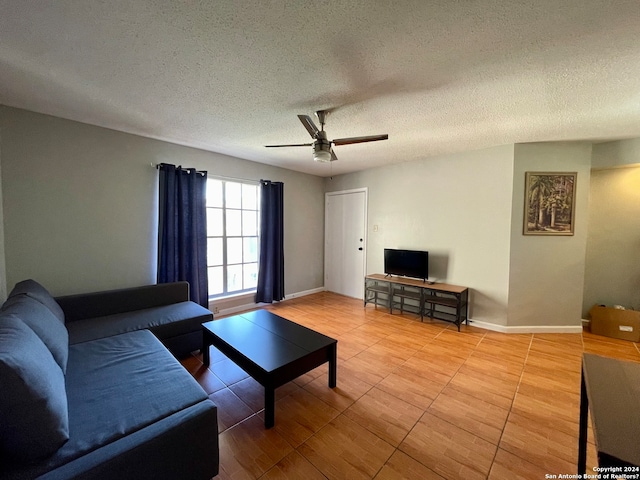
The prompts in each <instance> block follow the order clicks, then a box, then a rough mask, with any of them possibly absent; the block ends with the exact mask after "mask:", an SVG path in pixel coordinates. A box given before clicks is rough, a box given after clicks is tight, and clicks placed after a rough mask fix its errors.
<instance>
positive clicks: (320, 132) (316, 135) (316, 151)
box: [265, 110, 389, 163]
mask: <svg viewBox="0 0 640 480" xmlns="http://www.w3.org/2000/svg"><path fill="white" fill-rule="evenodd" d="M328 114H329V111H328V110H318V111H317V112H316V116H317V117H318V120H319V121H320V129H318V127H316V124H315V123H313V120H311V118H310V117H309V116H308V115H298V119H299V120H300V122H301V123H302V125H303V126H304V128H306V129H307V132H309V135H311V138H313V143H296V144H290V145H265V146H266V147H269V148H273V147H309V146H311V147H313V160H314V161H316V162H322V163H329V162H333V161H335V160H337V159H338V157H336V154H335V152H334V151H333V148H332V145H350V144H353V143H364V142H377V141H379V140H387V139H388V138H389V135H387V134H384V135H370V136H366V137H350V138H336V139H334V140H331V141H329V140H327V133H326V132H325V131H324V121H325V118H326V116H327V115H328Z"/></svg>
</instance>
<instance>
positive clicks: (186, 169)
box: [156, 163, 207, 177]
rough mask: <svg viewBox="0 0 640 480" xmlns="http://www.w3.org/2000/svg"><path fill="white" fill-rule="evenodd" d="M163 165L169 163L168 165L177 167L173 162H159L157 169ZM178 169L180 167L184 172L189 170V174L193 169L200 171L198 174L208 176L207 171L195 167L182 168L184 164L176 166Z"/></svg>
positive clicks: (196, 171)
mask: <svg viewBox="0 0 640 480" xmlns="http://www.w3.org/2000/svg"><path fill="white" fill-rule="evenodd" d="M162 165H168V166H171V167H176V166H175V165H173V164H171V163H158V164H156V169H160V167H161V166H162ZM176 169H180V170H182V171H184V172H187V173H188V174H189V173H191V171H192V170H193V171H195V173H198V174H200V175H202V176H203V177H206V176H207V172H205V171H199V170H196V169H195V168H182V165H178V166H177V167H176Z"/></svg>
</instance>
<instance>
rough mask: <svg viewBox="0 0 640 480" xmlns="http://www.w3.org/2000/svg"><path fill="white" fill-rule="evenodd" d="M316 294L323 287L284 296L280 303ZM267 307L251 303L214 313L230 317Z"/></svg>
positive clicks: (262, 304)
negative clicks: (234, 314)
mask: <svg viewBox="0 0 640 480" xmlns="http://www.w3.org/2000/svg"><path fill="white" fill-rule="evenodd" d="M318 292H324V287H320V288H313V289H311V290H304V291H302V292H296V293H290V294H289V295H286V296H285V297H284V299H283V300H281V301H282V302H286V301H287V300H291V299H292V298H298V297H304V296H305V295H311V294H313V293H318ZM267 305H269V304H268V303H255V302H251V303H247V304H244V305H236V306H235V307H230V308H225V309H221V310H220V311H218V313H216V315H231V314H233V313H238V312H246V311H247V310H253V309H256V308H260V307H265V306H267Z"/></svg>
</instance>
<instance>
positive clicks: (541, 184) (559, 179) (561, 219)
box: [523, 172, 578, 235]
mask: <svg viewBox="0 0 640 480" xmlns="http://www.w3.org/2000/svg"><path fill="white" fill-rule="evenodd" d="M577 176H578V173H577V172H526V173H525V203H524V232H523V233H524V235H573V229H574V216H575V200H576V178H577Z"/></svg>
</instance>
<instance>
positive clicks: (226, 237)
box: [207, 178, 259, 298]
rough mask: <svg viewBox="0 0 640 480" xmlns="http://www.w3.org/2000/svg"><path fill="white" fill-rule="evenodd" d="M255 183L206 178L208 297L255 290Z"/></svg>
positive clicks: (256, 281)
mask: <svg viewBox="0 0 640 480" xmlns="http://www.w3.org/2000/svg"><path fill="white" fill-rule="evenodd" d="M258 212H259V197H258V185H254V184H250V183H238V182H231V181H227V180H219V179H215V178H209V179H207V267H208V269H209V297H210V298H211V297H222V296H225V295H232V294H237V293H243V292H252V291H255V289H256V286H257V283H258V218H259V215H258Z"/></svg>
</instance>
